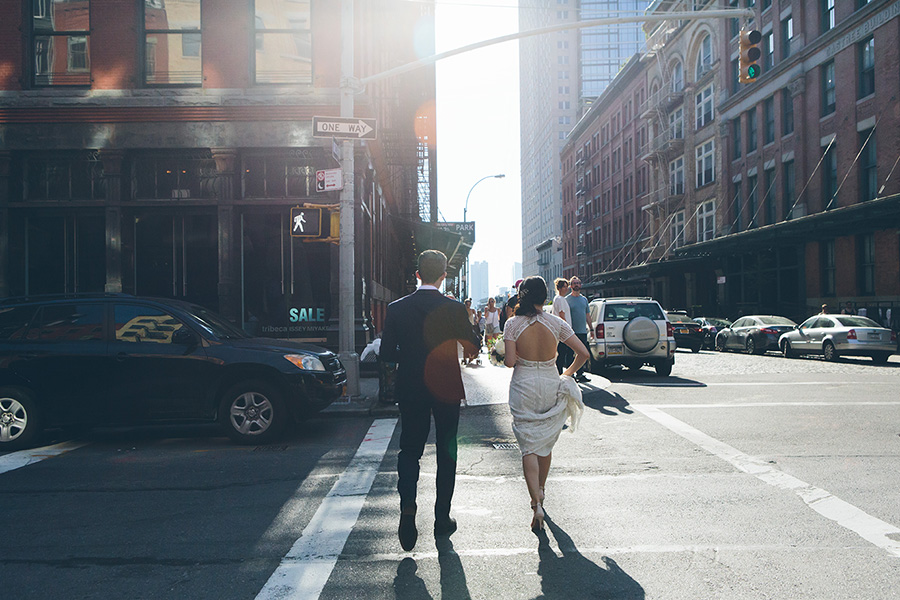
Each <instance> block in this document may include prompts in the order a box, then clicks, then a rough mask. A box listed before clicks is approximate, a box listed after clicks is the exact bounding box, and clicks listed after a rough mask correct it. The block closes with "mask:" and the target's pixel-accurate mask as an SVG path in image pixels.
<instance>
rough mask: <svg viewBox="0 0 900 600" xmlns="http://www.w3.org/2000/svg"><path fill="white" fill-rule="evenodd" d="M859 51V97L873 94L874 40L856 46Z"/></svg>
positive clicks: (864, 41)
mask: <svg viewBox="0 0 900 600" xmlns="http://www.w3.org/2000/svg"><path fill="white" fill-rule="evenodd" d="M857 48H858V49H859V97H860V98H865V97H866V96H869V95H871V94H874V93H875V38H874V37H872V36H870V37H869V38H868V39H866V40H863V41H861V42H860V43H859V44H857Z"/></svg>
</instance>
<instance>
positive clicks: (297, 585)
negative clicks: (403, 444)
mask: <svg viewBox="0 0 900 600" xmlns="http://www.w3.org/2000/svg"><path fill="white" fill-rule="evenodd" d="M396 425H397V419H377V420H376V421H375V422H374V423H372V426H371V427H370V428H369V431H368V433H367V434H366V437H365V438H364V439H363V441H362V443H361V444H360V445H359V449H358V450H357V451H356V455H355V456H354V457H353V459H352V460H351V461H350V464H349V465H347V469H346V470H345V471H344V472H343V473H342V474H341V476H340V477H339V478H338V480H337V482H335V484H334V486H333V487H332V488H331V491H330V492H328V495H327V496H325V499H324V500H322V504H321V505H320V506H319V509H318V510H317V511H316V514H314V515H313V518H312V520H311V521H310V522H309V525H307V526H306V529H304V530H303V533H302V534H301V535H300V538H299V539H298V540H297V541H296V542H294V545H293V547H292V548H291V549H290V551H288V553H287V554H286V555H285V557H284V558H283V559H282V560H281V564H280V565H279V566H278V568H277V569H276V570H275V572H274V573H272V576H271V577H269V580H268V581H267V582H266V585H265V586H264V587H263V589H262V590H261V591H260V592H259V595H257V596H256V597H257V599H258V600H275V599H278V600H282V599H286V598H302V599H303V600H309V599H312V598H318V597H319V595H320V594H321V593H322V589H323V588H324V587H325V584H326V583H327V582H328V578H329V577H330V576H331V572H332V570H333V569H334V565H335V564H336V563H337V559H338V556H340V554H341V551H342V550H343V549H344V544H345V543H346V542H347V538H348V537H349V536H350V532H351V531H352V530H353V527H354V526H355V525H356V521H357V519H358V518H359V513H360V510H362V507H363V503H364V502H365V501H366V496H367V495H368V493H369V490H370V489H371V488H372V483H373V482H374V481H375V476H376V475H377V474H378V468H379V466H380V465H381V461H382V459H383V458H384V454H385V452H387V448H388V444H390V442H391V437H392V436H393V435H394V428H395V427H396Z"/></svg>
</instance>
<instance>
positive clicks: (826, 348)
mask: <svg viewBox="0 0 900 600" xmlns="http://www.w3.org/2000/svg"><path fill="white" fill-rule="evenodd" d="M822 354H823V355H824V356H825V360H827V361H828V362H834V361H836V360H837V359H838V358H840V356H839V355H838V351H837V350H836V349H835V348H834V344H832V343H831V342H825V344H824V345H823V346H822Z"/></svg>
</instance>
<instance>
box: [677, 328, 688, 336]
mask: <svg viewBox="0 0 900 600" xmlns="http://www.w3.org/2000/svg"><path fill="white" fill-rule="evenodd" d="M687 332H688V330H687V329H676V330H675V333H683V334H685V335H687Z"/></svg>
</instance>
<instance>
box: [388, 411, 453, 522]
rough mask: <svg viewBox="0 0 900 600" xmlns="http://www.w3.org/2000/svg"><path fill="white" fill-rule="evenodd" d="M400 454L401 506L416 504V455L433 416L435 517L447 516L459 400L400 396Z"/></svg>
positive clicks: (417, 479)
mask: <svg viewBox="0 0 900 600" xmlns="http://www.w3.org/2000/svg"><path fill="white" fill-rule="evenodd" d="M399 405H400V455H399V456H398V457H397V475H398V481H397V491H398V492H400V508H401V510H402V509H404V508H406V507H409V506H416V487H417V484H418V482H419V459H420V458H422V453H423V452H424V451H425V442H426V441H427V440H428V433H429V431H430V430H431V418H432V416H434V434H435V446H436V453H437V485H436V487H437V499H436V500H435V503H434V516H435V519H440V520H444V519H447V518H449V516H450V501H451V500H452V499H453V487H454V486H455V484H456V432H457V430H458V429H459V404H458V403H454V404H445V403H442V402H439V401H432V400H430V399H428V400H424V399H416V400H412V401H410V400H406V399H400V402H399Z"/></svg>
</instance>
